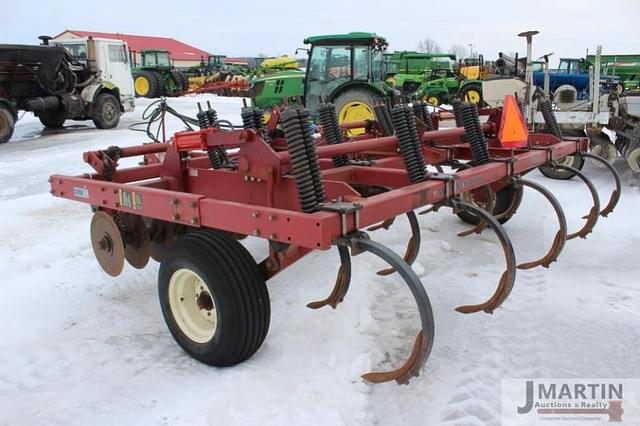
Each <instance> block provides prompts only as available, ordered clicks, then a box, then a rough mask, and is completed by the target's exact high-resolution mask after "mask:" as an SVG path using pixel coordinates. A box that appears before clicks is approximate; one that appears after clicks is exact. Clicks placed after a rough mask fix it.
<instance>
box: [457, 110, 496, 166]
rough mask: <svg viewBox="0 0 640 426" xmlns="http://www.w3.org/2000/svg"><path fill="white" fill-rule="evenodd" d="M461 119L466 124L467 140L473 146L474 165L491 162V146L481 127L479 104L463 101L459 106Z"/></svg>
mask: <svg viewBox="0 0 640 426" xmlns="http://www.w3.org/2000/svg"><path fill="white" fill-rule="evenodd" d="M458 112H459V114H460V121H461V122H462V125H463V126H464V131H465V135H466V138H465V139H466V142H468V143H469V145H470V147H471V158H472V159H473V161H472V162H473V164H474V165H479V164H487V163H488V162H489V148H488V147H487V141H486V140H485V138H484V133H483V132H482V128H481V127H480V117H479V116H478V106H477V105H476V104H473V103H470V102H462V103H460V105H459V106H458Z"/></svg>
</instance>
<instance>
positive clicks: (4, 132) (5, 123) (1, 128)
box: [0, 104, 16, 143]
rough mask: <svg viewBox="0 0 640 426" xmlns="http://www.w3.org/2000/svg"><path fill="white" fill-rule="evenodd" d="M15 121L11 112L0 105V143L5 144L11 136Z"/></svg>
mask: <svg viewBox="0 0 640 426" xmlns="http://www.w3.org/2000/svg"><path fill="white" fill-rule="evenodd" d="M15 126H16V120H15V117H14V116H13V114H12V113H11V111H9V109H7V108H5V107H4V106H3V105H2V104H0V143H5V142H7V141H8V140H9V139H11V136H12V135H13V130H14V129H15Z"/></svg>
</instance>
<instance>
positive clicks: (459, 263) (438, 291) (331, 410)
mask: <svg viewBox="0 0 640 426" xmlns="http://www.w3.org/2000/svg"><path fill="white" fill-rule="evenodd" d="M206 99H208V100H210V101H211V102H212V104H213V106H214V108H216V109H217V110H218V112H219V115H220V116H221V118H227V119H231V120H233V121H235V122H236V123H238V122H239V111H240V106H241V101H240V99H238V98H221V97H215V96H199V97H198V98H197V99H196V98H181V99H171V100H170V104H171V105H172V106H173V107H174V108H176V109H178V110H179V111H181V112H184V113H187V114H191V115H194V114H195V110H196V106H195V102H196V100H206ZM148 104H149V101H146V100H138V106H137V109H136V112H135V113H133V114H126V115H124V116H123V118H122V122H121V124H120V126H119V128H118V129H116V130H112V131H104V130H103V131H100V130H96V129H95V128H94V127H93V125H92V124H91V123H90V122H67V130H65V131H61V132H45V131H43V127H42V126H41V125H40V123H39V122H38V120H37V119H36V118H34V117H33V116H30V115H28V114H27V115H25V116H24V117H23V118H22V120H21V121H20V122H19V123H18V126H17V128H16V134H15V136H14V138H13V139H12V140H11V141H10V142H9V143H7V144H5V145H2V146H0V211H1V213H0V219H1V220H0V425H42V424H52V425H87V424H96V425H102V424H117V425H146V424H171V425H175V424H185V425H187V424H188V425H205V424H206V425H213V424H234V425H236V424H238V425H241V424H287V425H289V424H307V425H315V424H327V425H353V424H379V425H389V424H424V425H432V424H452V425H453V424H455V425H483V424H499V422H500V380H501V379H506V378H524V377H615V378H639V377H640V362H638V353H640V310H639V302H640V285H639V280H638V270H639V269H638V260H637V253H638V247H640V233H638V212H639V211H640V190H639V187H638V179H637V178H636V177H633V176H632V175H631V174H630V172H629V171H628V170H627V168H626V166H625V165H624V164H623V163H621V162H618V164H617V168H618V169H619V170H620V171H621V173H622V175H623V180H624V188H623V191H624V192H623V195H622V200H621V202H620V204H619V206H618V208H617V209H616V211H615V212H614V213H613V214H612V215H611V216H610V217H609V218H608V219H601V220H600V221H599V223H598V225H597V226H596V228H595V231H594V233H593V234H591V235H589V237H588V238H587V240H586V241H584V240H580V241H576V240H573V241H569V242H568V243H567V245H566V247H565V250H564V251H563V253H562V254H561V256H560V258H559V261H558V262H557V263H554V264H553V265H552V266H551V268H550V269H549V270H543V269H541V268H538V269H534V270H531V271H518V277H517V280H516V285H515V287H514V290H513V292H512V294H511V296H510V298H509V299H508V300H507V301H506V302H505V304H504V305H503V307H502V308H501V309H499V310H498V311H496V312H495V313H494V314H493V315H487V314H484V313H478V314H473V315H463V314H460V313H457V312H455V311H454V310H453V309H454V308H455V307H456V306H458V305H460V304H466V303H473V302H479V301H483V300H484V299H485V298H486V297H487V296H488V295H490V294H491V293H492V292H493V290H494V288H495V284H496V282H497V279H498V277H499V275H500V273H501V272H502V265H503V261H502V256H501V252H500V247H499V245H498V244H497V243H496V242H495V240H494V238H493V236H492V234H491V233H490V232H485V233H483V234H482V235H480V236H478V235H474V236H470V237H467V238H458V237H456V232H457V231H459V230H461V229H465V226H464V225H463V224H462V223H461V222H460V221H459V220H458V219H457V218H456V217H455V216H453V215H452V214H451V212H450V211H449V210H447V209H442V210H441V211H440V212H438V213H433V214H430V215H427V216H421V217H420V224H421V228H422V247H421V255H420V257H419V260H418V262H416V265H415V270H416V272H417V273H418V274H419V276H420V277H421V279H422V282H423V284H424V286H425V288H426V289H427V292H428V293H429V296H430V298H431V302H432V304H433V306H434V310H435V320H436V324H435V327H436V340H435V345H434V349H433V352H432V354H431V358H430V360H429V362H428V363H427V364H426V365H425V367H424V369H423V370H422V374H421V376H420V377H418V378H414V379H413V380H412V381H411V383H410V384H409V385H408V386H398V385H396V384H395V383H387V384H383V385H375V386H372V385H368V384H366V383H364V382H363V381H362V379H360V374H361V373H363V372H366V371H369V370H370V369H378V368H389V367H392V366H397V365H398V364H399V363H400V362H402V361H403V360H404V359H405V358H406V356H407V355H408V353H409V351H410V349H411V345H412V343H413V338H414V336H415V333H416V330H417V324H418V315H417V311H416V309H415V305H414V302H413V299H412V298H411V296H410V294H409V292H408V290H407V289H406V288H405V287H404V285H403V284H402V283H401V281H400V280H399V279H398V278H397V277H395V276H390V277H379V276H377V275H376V274H375V271H376V270H378V269H380V268H381V267H382V266H383V265H382V263H381V262H380V261H379V260H378V259H376V258H373V257H371V256H369V255H367V254H365V255H361V256H358V257H356V258H354V271H353V277H354V279H353V282H352V285H351V289H350V293H349V294H348V296H347V298H346V300H345V302H344V303H343V304H341V305H340V306H339V307H338V309H336V310H332V309H329V308H325V309H321V310H318V311H313V310H310V309H307V308H306V307H305V304H306V303H307V302H309V301H312V300H317V299H318V298H322V297H324V296H326V295H327V294H328V293H329V292H330V290H331V288H332V286H333V282H334V279H335V272H336V271H337V259H338V256H337V252H335V251H327V252H315V253H313V254H311V255H309V256H307V257H306V258H305V259H303V260H302V261H300V262H299V263H298V264H296V265H295V266H294V267H292V268H290V269H288V270H286V271H284V272H283V273H282V274H280V275H278V276H277V277H275V278H274V279H273V280H271V281H270V282H269V291H270V296H271V303H272V323H271V328H270V331H269V335H268V336H267V340H266V342H265V343H264V345H263V346H262V348H261V349H260V350H259V352H258V353H257V354H256V355H255V356H253V357H252V358H251V359H250V360H248V361H247V362H245V363H243V364H241V365H239V366H236V367H233V368H226V369H217V368H211V367H207V366H205V365H202V364H200V363H198V362H196V361H194V360H193V359H191V358H190V357H188V356H187V355H186V354H185V353H183V352H182V351H181V350H180V348H179V347H178V346H177V344H176V343H175V342H174V341H173V339H172V337H171V336H170V334H169V332H168V330H167V328H166V326H165V324H164V321H163V319H162V315H161V312H160V307H159V303H158V300H157V292H156V274H157V270H158V264H157V263H154V262H150V264H149V265H148V266H147V267H146V269H144V270H136V269H133V268H132V267H130V266H126V267H125V270H124V272H123V274H122V275H121V276H120V277H118V278H115V279H114V278H111V277H109V276H107V275H106V274H105V273H103V272H102V271H101V269H100V267H99V266H98V264H97V262H96V261H95V260H94V257H93V253H92V250H91V245H90V241H89V222H90V219H91V212H90V210H89V208H88V206H86V205H84V204H80V203H74V202H71V201H66V200H61V199H57V198H54V197H52V196H50V195H49V193H48V189H49V186H48V183H47V178H48V176H49V175H50V174H53V173H62V174H79V173H83V172H87V171H88V167H87V166H86V165H85V164H84V163H83V161H82V152H84V151H87V150H91V149H98V148H105V147H108V146H110V145H120V146H127V145H135V144H139V143H140V142H142V141H144V138H145V136H144V134H142V133H135V132H132V131H130V130H128V129H127V126H128V125H129V124H131V123H132V122H134V121H137V120H139V118H140V116H141V114H142V111H143V110H144V108H145V106H146V105H148ZM173 126H174V128H175V129H176V130H178V129H179V128H180V127H179V125H178V123H175V122H173ZM74 127H75V128H74ZM585 170H586V171H587V173H588V174H589V176H591V177H593V179H594V181H595V182H596V183H597V184H598V186H599V188H600V189H601V190H602V191H601V197H602V198H604V199H605V200H606V199H608V191H609V189H610V188H611V184H610V182H609V180H608V176H607V174H606V173H605V172H604V171H603V170H601V169H599V168H597V167H594V166H590V165H587V166H586V167H585ZM530 176H531V177H532V178H533V179H535V180H537V181H539V182H542V183H543V184H544V185H546V186H547V187H548V188H550V189H552V190H553V191H554V192H555V194H556V195H557V196H558V198H559V199H560V201H561V202H562V204H563V206H564V207H565V211H566V213H567V218H568V221H569V227H570V230H575V229H577V227H578V225H579V224H580V223H581V219H580V217H581V216H582V215H584V214H585V213H586V212H587V211H588V208H589V204H588V195H587V192H586V190H585V187H584V186H583V185H582V184H580V183H579V182H577V181H576V182H574V181H551V180H548V179H546V178H544V177H543V176H542V175H541V174H540V173H538V172H537V171H536V172H533V173H531V174H530ZM554 220H555V219H554V216H553V212H552V211H551V209H550V207H549V206H548V205H547V204H546V202H544V201H543V199H542V198H541V197H540V196H538V195H536V194H532V193H529V192H527V193H526V195H525V199H524V202H523V205H522V207H521V208H520V210H519V211H518V214H517V215H516V216H515V217H514V218H513V219H512V220H511V221H509V223H508V224H507V225H506V228H507V230H508V231H509V234H510V235H511V238H512V240H513V243H514V245H515V247H516V254H517V256H518V259H519V260H520V261H524V260H528V259H533V258H535V257H536V256H539V255H540V254H542V253H543V252H544V251H545V250H546V247H547V246H548V244H549V243H550V241H551V239H552V237H553V235H554V233H555V225H554ZM408 237H409V232H408V226H407V223H406V221H405V220H404V218H401V219H399V220H398V221H397V222H396V224H395V225H394V226H393V227H392V228H391V230H390V231H384V230H381V231H376V232H375V233H372V238H374V239H376V240H378V241H381V242H382V243H384V244H387V245H389V246H391V247H392V248H393V249H395V250H397V251H399V252H402V250H403V249H404V245H405V243H406V240H407V238H408ZM245 241H246V245H247V247H248V248H249V250H250V251H251V252H252V253H253V254H254V255H255V256H256V257H257V258H261V257H263V256H264V254H265V252H266V247H265V244H264V243H263V242H262V241H260V240H255V239H247V240H245Z"/></svg>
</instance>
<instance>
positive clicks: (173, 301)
mask: <svg viewBox="0 0 640 426" xmlns="http://www.w3.org/2000/svg"><path fill="white" fill-rule="evenodd" d="M169 306H170V307H171V314H172V316H173V318H174V320H175V322H176V324H177V325H178V327H179V328H180V330H181V331H182V332H183V333H184V334H185V335H186V336H187V337H188V338H189V339H191V340H193V341H194V342H196V343H207V342H209V341H210V340H211V339H212V338H213V336H214V335H215V333H216V329H217V327H218V312H217V308H216V304H215V301H214V299H213V297H212V295H211V291H210V290H209V287H208V286H207V284H206V283H205V282H204V281H203V280H202V278H200V276H199V275H198V274H197V273H196V272H194V271H192V270H190V269H187V268H182V269H178V270H177V271H175V272H174V273H173V275H172V276H171V279H170V280H169Z"/></svg>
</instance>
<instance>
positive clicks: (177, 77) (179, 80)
mask: <svg viewBox="0 0 640 426" xmlns="http://www.w3.org/2000/svg"><path fill="white" fill-rule="evenodd" d="M171 78H172V79H173V82H174V83H175V85H176V87H178V90H180V91H181V92H186V91H187V89H189V79H188V78H187V76H186V75H185V74H184V73H183V72H181V71H171Z"/></svg>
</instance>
